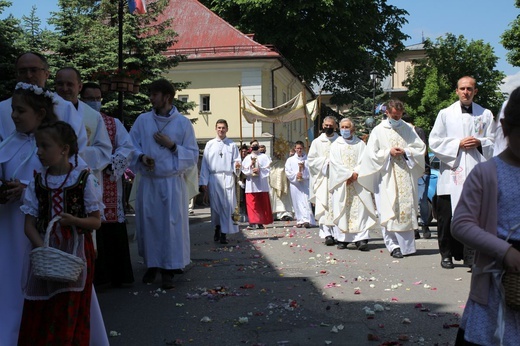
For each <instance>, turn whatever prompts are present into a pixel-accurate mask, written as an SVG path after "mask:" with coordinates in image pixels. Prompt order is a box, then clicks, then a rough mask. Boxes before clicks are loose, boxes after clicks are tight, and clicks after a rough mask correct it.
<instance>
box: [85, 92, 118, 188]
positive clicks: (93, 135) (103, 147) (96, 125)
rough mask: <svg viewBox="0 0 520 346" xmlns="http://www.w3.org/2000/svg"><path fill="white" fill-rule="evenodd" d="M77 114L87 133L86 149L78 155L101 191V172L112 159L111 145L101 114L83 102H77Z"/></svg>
mask: <svg viewBox="0 0 520 346" xmlns="http://www.w3.org/2000/svg"><path fill="white" fill-rule="evenodd" d="M78 113H79V115H80V116H81V119H82V120H83V124H84V125H85V131H86V132H87V147H86V148H85V150H83V152H82V153H81V154H80V155H81V158H82V159H83V160H84V161H85V162H86V164H87V166H88V167H89V168H90V169H91V170H92V173H93V174H94V175H95V176H96V178H97V180H98V181H99V184H100V186H101V191H103V186H102V184H103V179H102V175H101V172H102V171H103V169H105V167H106V166H108V165H109V164H110V160H111V159H112V143H111V142H110V137H108V132H107V128H106V126H105V122H104V121H103V118H102V117H101V113H99V112H98V111H96V110H95V109H93V108H92V107H90V106H89V105H87V104H86V103H85V102H83V101H78Z"/></svg>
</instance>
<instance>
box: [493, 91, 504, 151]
mask: <svg viewBox="0 0 520 346" xmlns="http://www.w3.org/2000/svg"><path fill="white" fill-rule="evenodd" d="M506 105H507V100H506V101H504V103H503V104H502V108H500V113H499V115H498V119H497V120H495V122H496V124H495V126H496V130H495V143H494V144H493V156H497V155H498V154H500V153H501V152H503V151H504V150H505V149H506V148H507V139H506V138H505V137H504V130H502V123H501V122H500V120H501V119H504V109H505V108H506Z"/></svg>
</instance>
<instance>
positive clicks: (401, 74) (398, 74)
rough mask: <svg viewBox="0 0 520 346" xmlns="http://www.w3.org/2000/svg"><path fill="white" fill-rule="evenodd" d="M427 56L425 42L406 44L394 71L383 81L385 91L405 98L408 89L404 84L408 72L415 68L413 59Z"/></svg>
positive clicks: (392, 95)
mask: <svg viewBox="0 0 520 346" xmlns="http://www.w3.org/2000/svg"><path fill="white" fill-rule="evenodd" d="M424 58H426V51H425V50H424V44H422V43H418V44H413V45H410V46H406V48H405V50H404V51H403V52H401V53H399V55H397V57H396V59H395V62H394V73H393V74H392V75H391V76H389V77H387V78H385V79H384V80H383V82H382V88H383V91H385V92H387V93H389V94H390V97H395V98H398V99H405V98H406V93H407V91H408V89H407V88H406V87H405V86H403V82H404V80H405V79H406V78H407V77H408V72H409V71H410V70H411V69H412V68H413V61H414V60H418V59H424Z"/></svg>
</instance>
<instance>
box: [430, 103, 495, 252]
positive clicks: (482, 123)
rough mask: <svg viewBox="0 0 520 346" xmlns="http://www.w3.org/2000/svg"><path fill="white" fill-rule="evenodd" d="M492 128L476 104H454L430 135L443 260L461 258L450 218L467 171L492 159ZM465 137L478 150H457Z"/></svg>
mask: <svg viewBox="0 0 520 346" xmlns="http://www.w3.org/2000/svg"><path fill="white" fill-rule="evenodd" d="M495 129H496V123H495V121H494V120H493V114H492V113H491V111H489V110H488V109H485V108H483V107H481V106H479V105H478V104H476V103H472V104H471V107H469V108H466V107H463V106H462V104H461V103H460V101H457V102H455V103H453V104H452V105H451V106H449V107H448V108H445V109H442V110H441V111H440V112H439V114H438V115H437V119H436V120H435V124H434V125H433V128H432V131H431V132H430V149H431V150H432V152H433V153H434V154H435V156H436V157H438V158H439V160H440V177H439V180H438V181H437V232H438V242H439V251H440V254H441V257H442V258H443V259H444V258H450V259H451V257H452V256H453V257H454V258H455V260H462V259H463V257H464V246H463V245H462V243H460V242H459V241H457V240H456V239H454V238H453V237H452V235H451V218H452V215H453V210H454V209H455V207H456V206H457V203H458V201H459V197H460V194H461V192H462V186H463V184H464V181H465V180H466V178H467V176H468V174H469V172H471V170H472V169H473V167H475V166H476V165H477V164H478V163H479V162H484V161H486V160H488V159H490V158H491V157H492V156H493V148H494V134H495ZM468 136H473V137H475V138H478V139H479V140H480V141H481V147H479V148H473V149H467V150H463V149H460V148H459V146H460V140H461V139H462V138H465V137H468Z"/></svg>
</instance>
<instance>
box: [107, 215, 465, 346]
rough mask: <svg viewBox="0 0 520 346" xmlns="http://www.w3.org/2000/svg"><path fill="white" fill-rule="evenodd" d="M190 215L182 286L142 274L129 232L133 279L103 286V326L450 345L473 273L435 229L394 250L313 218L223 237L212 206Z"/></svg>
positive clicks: (167, 338) (122, 336) (201, 335)
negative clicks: (440, 243) (330, 235)
mask: <svg viewBox="0 0 520 346" xmlns="http://www.w3.org/2000/svg"><path fill="white" fill-rule="evenodd" d="M190 224H191V242H192V264H191V265H190V266H188V267H187V268H186V270H185V273H184V274H182V275H176V276H175V278H174V281H175V286H176V287H175V288H174V289H172V290H168V291H162V290H160V280H157V282H156V283H154V284H151V285H146V284H143V283H141V278H142V275H143V274H144V271H145V268H144V265H143V263H142V259H141V258H139V257H138V255H137V250H136V244H135V242H131V243H130V246H131V251H132V256H133V265H134V273H135V275H136V280H137V281H136V283H135V284H134V285H133V286H132V287H127V288H118V289H114V288H104V289H100V290H98V297H99V301H100V304H101V309H102V311H103V315H104V318H105V325H106V328H107V331H108V332H112V334H117V336H113V337H111V338H110V341H111V345H115V346H118V345H125V346H129V345H154V346H155V345H211V346H216V345H226V346H230V345H231V346H234V345H237V346H239V345H381V344H385V343H386V344H387V345H395V344H397V342H400V343H402V344H417V345H453V341H454V340H455V334H456V331H457V324H458V323H459V319H460V314H461V313H462V311H463V308H464V304H465V300H466V298H467V294H468V289H469V283H470V274H469V273H468V268H466V267H463V266H457V267H456V268H455V269H453V270H445V269H442V268H440V256H439V255H438V252H437V238H436V232H433V237H432V239H429V240H426V239H421V240H418V241H417V249H418V251H417V254H416V255H414V256H409V257H406V258H404V259H400V260H396V259H393V258H392V257H390V255H389V253H388V251H387V250H386V249H385V247H384V243H383V240H382V238H381V234H380V233H377V232H375V233H373V234H372V239H373V240H372V241H371V242H370V251H368V252H360V251H358V250H355V249H347V250H337V249H336V248H335V247H327V246H325V245H324V244H323V243H322V241H321V240H320V239H319V237H318V236H317V229H316V228H314V229H312V228H311V229H298V228H294V227H293V225H294V223H287V222H275V223H274V224H273V225H271V226H269V227H268V228H267V229H266V230H255V231H245V230H244V231H242V232H241V233H239V234H238V235H235V236H233V237H229V239H230V240H231V241H230V243H229V244H228V245H220V244H218V243H215V242H213V229H212V227H211V225H210V223H209V209H207V208H205V209H196V210H195V215H194V216H192V217H190ZM129 232H130V233H133V232H134V226H133V222H132V220H130V222H129ZM378 310H382V311H378ZM369 339H375V340H373V341H370V340H369ZM405 340H408V341H405Z"/></svg>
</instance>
